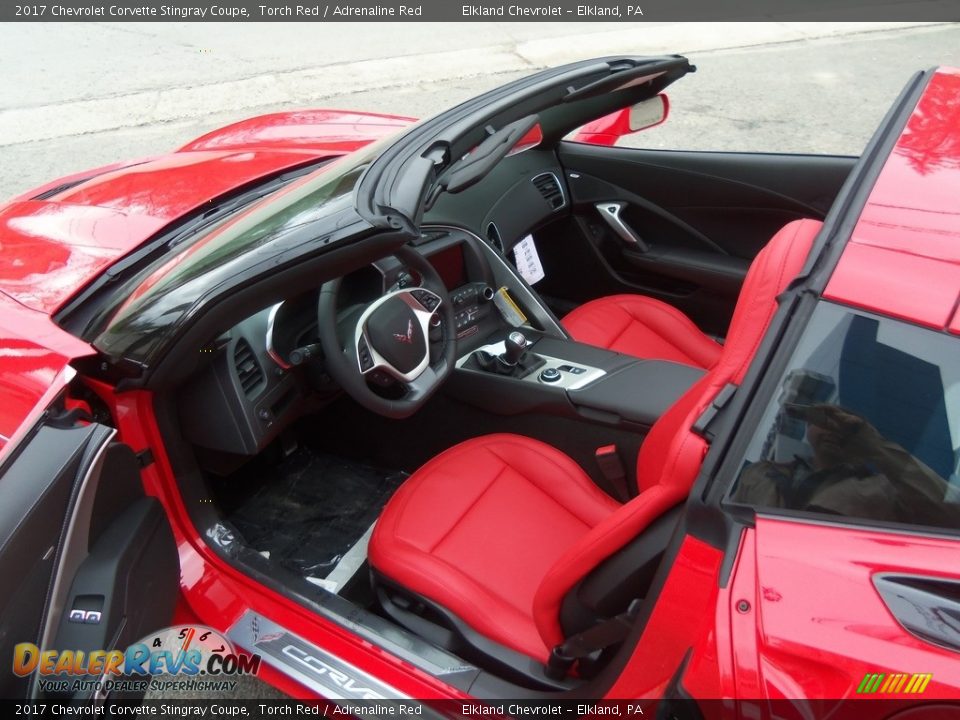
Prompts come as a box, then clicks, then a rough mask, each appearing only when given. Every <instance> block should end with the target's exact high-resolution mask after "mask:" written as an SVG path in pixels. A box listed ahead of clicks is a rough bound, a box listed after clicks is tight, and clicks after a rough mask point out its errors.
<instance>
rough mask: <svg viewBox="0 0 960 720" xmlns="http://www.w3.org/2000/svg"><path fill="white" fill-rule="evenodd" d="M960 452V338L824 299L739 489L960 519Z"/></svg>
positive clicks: (823, 509)
mask: <svg viewBox="0 0 960 720" xmlns="http://www.w3.org/2000/svg"><path fill="white" fill-rule="evenodd" d="M958 457H960V340H958V339H957V338H955V337H952V336H950V335H947V334H945V333H940V332H936V331H933V330H928V329H924V328H920V327H917V326H914V325H910V324H908V323H903V322H898V321H895V320H890V319H886V318H880V317H877V316H872V315H868V314H861V313H858V312H854V311H851V310H849V309H846V308H842V307H839V306H836V305H832V304H829V303H822V304H821V306H820V307H819V308H818V309H817V311H816V312H815V313H814V316H813V318H812V320H811V323H810V325H809V327H808V328H807V331H806V333H805V335H804V337H803V339H802V340H801V342H800V344H799V346H798V348H797V350H796V352H795V354H794V357H793V361H792V362H791V364H790V369H789V370H788V371H787V372H786V373H785V374H784V376H783V377H782V378H781V382H780V385H779V388H778V390H777V391H776V394H775V397H774V402H773V403H772V404H771V406H770V407H769V408H768V409H767V411H766V413H765V415H764V417H763V420H762V422H761V424H760V426H759V431H758V433H757V434H756V436H755V437H754V438H753V440H752V441H751V442H750V444H749V446H748V450H747V453H746V457H745V459H744V461H743V464H742V466H741V468H740V472H739V476H738V478H737V481H736V483H735V485H734V487H733V489H732V491H731V496H730V499H731V500H732V501H733V502H736V503H742V504H747V505H751V506H753V507H755V508H757V509H764V508H769V509H775V508H783V509H787V510H794V511H803V512H812V513H818V514H824V515H832V516H837V515H839V516H844V517H848V518H857V519H862V520H875V521H883V522H893V523H907V524H911V525H923V526H927V527H935V528H949V529H960V473H958Z"/></svg>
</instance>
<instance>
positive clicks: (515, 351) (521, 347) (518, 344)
mask: <svg viewBox="0 0 960 720" xmlns="http://www.w3.org/2000/svg"><path fill="white" fill-rule="evenodd" d="M503 345H504V351H503V362H505V363H506V364H507V365H510V366H511V367H512V366H514V365H516V364H517V361H518V360H519V359H520V357H521V356H522V355H523V353H524V352H526V350H527V345H528V343H527V338H526V337H524V335H523V333H522V332H517V331H514V332H512V333H510V334H509V335H508V336H507V339H506V340H505V341H504V343H503Z"/></svg>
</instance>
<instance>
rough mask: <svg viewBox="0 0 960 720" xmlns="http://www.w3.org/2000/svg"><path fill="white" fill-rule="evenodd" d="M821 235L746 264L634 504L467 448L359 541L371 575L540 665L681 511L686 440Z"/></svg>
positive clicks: (422, 475) (805, 233)
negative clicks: (620, 568)
mask: <svg viewBox="0 0 960 720" xmlns="http://www.w3.org/2000/svg"><path fill="white" fill-rule="evenodd" d="M819 229H820V223H818V222H814V221H812V220H801V221H796V222H793V223H790V224H789V225H787V226H786V227H785V228H784V229H783V230H781V231H780V232H779V233H777V235H776V236H775V237H774V238H773V239H772V240H771V241H770V243H769V244H768V245H767V246H766V247H765V248H764V249H763V251H761V253H760V254H759V255H758V256H757V260H756V261H755V262H754V264H753V266H752V267H751V270H750V272H749V273H748V275H747V278H746V280H745V282H744V288H743V292H742V293H741V296H740V300H739V302H738V303H737V308H736V311H735V312H734V316H733V321H732V322H731V325H730V332H729V335H728V337H727V342H726V344H725V345H724V346H723V347H722V351H721V355H720V357H719V359H718V360H717V362H716V363H715V364H714V365H713V367H712V368H711V369H710V371H709V372H707V374H705V375H704V376H703V377H702V378H701V379H700V380H699V381H698V382H697V383H696V384H695V385H694V386H693V387H692V388H690V390H688V391H687V392H686V393H685V394H684V395H683V396H682V397H681V398H680V400H678V401H677V402H676V403H675V404H674V405H673V406H672V407H671V408H670V409H669V410H668V411H667V412H666V413H665V414H664V415H663V417H661V418H660V419H659V420H658V421H657V422H656V424H655V425H654V426H653V428H652V429H651V431H650V434H649V435H648V436H647V437H646V439H645V440H644V443H643V446H642V447H641V449H640V455H639V457H638V461H637V487H638V488H639V490H640V493H639V495H637V497H635V498H633V499H632V500H630V501H629V502H627V503H625V504H622V505H621V504H620V503H618V502H616V501H614V500H612V499H611V498H609V497H608V496H606V495H605V494H604V493H603V492H601V491H600V490H599V489H598V488H597V487H596V486H595V485H594V484H593V483H592V482H591V480H590V479H589V477H588V476H587V475H586V473H584V472H583V470H581V469H580V468H579V467H578V466H577V465H576V464H575V463H574V462H573V461H572V460H571V459H570V458H568V457H567V456H566V455H564V454H563V453H561V452H559V451H558V450H556V449H554V448H552V447H550V446H549V445H545V444H544V443H541V442H538V441H536V440H532V439H530V438H526V437H521V436H518V435H488V436H485V437H480V438H475V439H473V440H468V441H466V442H463V443H461V444H459V445H456V446H454V447H453V448H451V449H449V450H447V451H446V452H444V453H442V454H440V455H438V456H437V457H435V458H434V459H433V460H431V461H430V462H428V463H427V464H426V465H424V466H423V467H422V468H420V469H419V470H418V471H417V472H416V473H414V474H413V475H412V476H411V477H410V478H409V479H408V480H407V481H406V482H405V483H404V484H403V486H402V487H401V488H400V490H399V491H398V492H397V493H396V494H395V495H394V496H393V498H391V500H390V502H389V503H388V504H387V506H386V508H385V509H384V511H383V514H382V515H381V517H380V520H379V521H378V523H377V525H376V528H375V530H374V533H373V537H372V538H371V540H370V546H369V560H370V563H371V565H372V567H373V568H374V569H376V570H377V571H378V572H379V573H380V574H382V575H383V576H384V577H386V578H388V579H389V580H391V581H392V582H394V583H396V584H398V585H400V586H401V587H403V588H406V589H407V590H410V591H412V592H414V593H417V594H419V595H421V596H423V597H425V598H428V599H430V600H431V601H433V602H435V603H437V604H438V605H440V606H441V607H443V608H445V609H447V610H449V611H450V612H452V613H453V614H455V615H456V616H458V617H459V618H460V619H461V620H463V621H464V622H465V623H466V624H468V625H469V626H470V627H472V628H473V629H474V630H476V631H477V632H479V633H480V634H482V635H483V636H485V637H487V638H489V639H491V640H494V641H496V642H498V643H500V644H501V645H504V646H507V647H509V648H512V649H514V650H516V651H518V652H521V653H523V654H525V655H527V656H529V657H531V658H534V659H536V660H539V661H541V662H546V660H547V659H548V658H549V654H550V650H551V649H552V648H553V647H554V646H556V645H558V644H560V643H561V642H563V640H564V637H563V631H562V629H561V627H560V620H559V613H560V604H561V602H562V600H563V598H564V596H565V594H566V593H567V592H568V591H569V590H570V589H571V588H572V587H574V585H576V583H577V582H578V581H579V580H580V579H582V578H583V577H584V576H585V575H586V574H587V573H588V572H590V570H592V569H593V568H595V567H596V566H597V565H598V564H599V563H600V562H601V561H602V560H604V559H605V558H607V557H609V556H610V555H611V554H613V553H614V552H616V551H617V550H619V549H620V548H622V547H623V546H624V545H625V544H626V543H628V542H629V541H630V540H631V539H633V538H635V537H636V536H637V535H639V534H640V533H641V532H643V530H644V529H645V528H646V527H647V526H648V525H649V524H650V523H651V522H652V521H653V520H654V519H656V518H657V517H659V516H660V515H662V514H663V513H665V512H666V511H668V510H669V509H670V508H672V507H674V506H676V505H678V504H680V503H682V502H683V501H684V500H685V499H686V497H687V494H688V493H689V491H690V487H691V485H692V483H693V480H694V478H695V477H696V474H697V472H698V470H699V468H700V464H701V462H702V460H703V456H704V454H705V453H706V450H707V445H706V442H705V441H704V439H703V438H701V437H700V436H699V435H697V434H695V433H693V432H692V431H691V429H690V428H691V427H692V426H693V424H694V423H695V422H696V420H697V419H698V418H699V417H700V415H701V414H702V413H703V411H704V410H705V408H706V407H707V405H708V404H709V403H710V402H711V401H712V400H713V398H714V397H715V396H716V394H717V392H719V390H720V389H721V388H722V387H723V386H724V385H726V384H727V383H731V382H732V383H735V384H739V383H740V382H741V381H742V379H743V376H744V374H745V373H746V370H747V367H748V365H749V363H750V361H751V359H752V358H753V355H754V353H755V352H756V349H757V346H758V345H759V343H760V339H761V337H762V336H763V334H764V333H765V332H766V329H767V326H768V324H769V322H770V319H771V318H772V317H773V314H774V312H775V311H776V307H777V302H776V298H777V296H778V295H779V294H780V292H782V291H783V289H784V288H785V287H786V286H787V284H788V283H789V282H790V280H791V279H793V278H794V277H795V276H796V275H797V274H798V273H799V271H800V269H801V267H802V266H803V262H804V260H805V258H806V257H807V255H808V254H809V251H810V247H811V245H812V243H813V239H814V237H815V236H816V234H817V232H818V231H819Z"/></svg>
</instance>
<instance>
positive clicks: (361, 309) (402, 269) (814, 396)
mask: <svg viewBox="0 0 960 720" xmlns="http://www.w3.org/2000/svg"><path fill="white" fill-rule="evenodd" d="M693 70H694V67H693V66H692V65H690V63H689V62H688V60H687V59H686V58H684V57H680V56H663V57H609V58H601V59H595V60H589V61H583V62H578V63H574V64H571V65H566V66H563V67H557V68H552V69H549V70H545V71H542V72H539V73H537V74H535V75H532V76H530V77H527V78H524V79H521V80H517V81H515V82H511V83H509V84H507V85H505V86H503V87H500V88H497V89H495V90H492V91H490V92H487V93H485V94H483V95H481V96H479V97H477V98H475V99H472V100H469V101H467V102H465V103H462V104H460V105H458V106H456V107H454V108H452V109H450V110H448V111H446V112H443V113H441V114H439V115H437V116H436V117H433V118H431V119H428V120H424V121H420V122H414V121H413V120H412V119H410V118H402V117H392V116H383V115H377V114H371V113H363V112H352V113H346V112H340V111H324V110H306V111H302V112H288V113H280V114H274V115H267V116H263V117H258V118H253V119H250V120H246V121H243V122H239V123H237V124H235V125H231V126H228V127H225V128H222V129H220V130H217V131H214V132H211V133H209V134H208V135H205V136H203V137H201V138H199V139H197V140H194V141H192V142H190V143H189V144H187V145H186V146H184V147H182V148H181V149H179V150H177V151H176V152H173V153H171V154H169V155H164V156H162V157H154V158H148V159H143V160H138V161H135V162H125V163H119V164H117V165H112V166H110V167H105V168H101V169H98V170H93V171H89V172H85V173H80V174H77V175H73V176H71V177H67V178H63V179H60V180H56V181H54V182H51V183H50V184H48V185H46V186H43V187H41V188H38V189H35V190H33V191H31V192H29V193H26V194H25V195H23V196H21V197H19V198H16V199H14V200H13V201H11V202H9V203H7V204H6V205H4V206H3V207H2V208H0V327H2V331H0V397H2V402H0V434H2V439H0V444H2V449H0V463H2V465H0V577H2V578H4V579H5V582H4V583H3V585H2V587H0V658H7V660H3V662H9V659H11V658H14V657H19V661H18V662H21V664H20V665H16V664H15V667H19V668H20V669H21V670H22V671H21V672H14V673H4V674H3V675H2V676H0V689H2V691H3V694H4V695H5V696H22V697H31V698H34V699H38V700H39V699H43V698H47V699H60V700H63V699H72V700H80V701H88V700H95V701H98V702H101V701H103V700H105V699H108V698H105V695H106V694H107V693H106V691H105V690H104V689H103V687H101V688H99V689H98V688H96V687H94V686H83V687H81V688H79V689H78V686H75V685H69V684H62V683H61V684H57V683H55V682H50V680H51V678H53V679H55V678H56V677H58V676H60V675H63V674H65V673H66V674H69V673H68V666H67V665H64V666H60V665H58V664H56V662H54V660H52V659H50V658H53V656H52V655H51V656H50V658H46V659H45V656H43V655H42V654H38V653H40V652H41V651H42V650H43V649H44V648H48V649H58V650H64V649H69V650H71V651H72V652H73V653H74V654H73V655H72V656H71V657H72V658H73V662H80V657H87V656H86V655H84V656H79V655H77V654H76V651H83V653H94V651H97V652H98V653H99V654H97V653H94V654H93V655H89V657H88V659H89V662H90V663H94V662H98V663H99V664H97V666H96V667H97V669H99V670H101V671H102V672H103V673H104V674H109V673H111V672H112V673H115V674H118V677H119V676H120V675H125V674H129V673H128V672H127V671H128V670H129V668H130V666H129V664H124V663H128V662H129V660H130V656H131V651H130V650H129V649H128V648H130V647H131V644H136V643H137V642H139V641H140V640H141V638H144V637H152V636H151V633H159V634H158V635H157V637H156V639H155V641H154V642H153V644H152V646H151V647H153V648H164V649H167V648H171V647H178V648H181V649H182V650H186V648H187V646H188V645H189V646H190V647H198V648H205V649H203V650H202V652H206V653H213V654H214V655H216V654H217V653H221V655H219V656H217V657H218V659H219V662H220V664H221V665H223V666H224V667H228V668H239V671H247V670H249V671H255V670H258V672H259V676H260V677H261V678H263V679H264V680H266V681H267V682H269V683H272V684H273V685H275V686H277V687H278V688H280V689H282V690H283V691H285V692H287V693H290V694H292V695H295V696H298V697H321V698H329V699H336V700H341V701H344V702H347V701H352V700H362V699H370V698H379V697H388V698H399V699H403V698H415V699H419V700H427V699H444V698H448V699H462V700H465V701H466V700H469V701H470V702H477V703H480V704H481V705H483V704H485V703H493V702H497V701H501V700H503V699H511V700H514V701H519V700H529V701H549V700H551V699H563V698H581V699H588V700H600V699H604V698H617V699H624V698H630V699H638V698H639V699H649V700H650V701H651V702H652V704H651V705H650V706H649V707H650V708H653V707H654V706H656V707H657V708H658V709H657V712H660V713H662V715H661V716H663V717H670V716H671V715H670V713H673V716H676V717H698V716H710V715H711V712H712V711H711V708H714V709H717V708H719V707H721V706H716V705H709V703H707V701H709V700H711V699H727V700H736V701H738V702H740V703H748V704H749V703H754V706H753V707H754V708H755V711H749V712H748V711H747V710H744V713H746V714H745V715H744V716H749V717H767V716H770V717H772V716H773V715H770V713H771V712H772V711H771V710H770V708H771V707H772V706H771V705H770V704H768V703H769V701H780V700H794V701H802V702H805V703H806V704H805V705H803V707H805V708H807V710H804V711H803V712H801V711H800V710H797V711H796V714H795V715H789V716H790V717H794V716H796V717H821V716H828V715H830V716H833V715H831V713H832V712H833V709H834V708H835V707H836V706H837V703H839V702H850V701H854V702H859V700H857V699H858V698H864V697H867V696H870V697H875V696H878V695H882V696H884V697H887V698H889V699H891V701H893V700H896V701H897V702H900V703H901V705H902V706H903V707H907V706H909V705H910V703H912V702H915V701H917V700H919V699H923V700H925V701H929V700H931V699H933V700H938V699H939V700H943V701H945V700H946V699H949V698H956V697H957V696H958V695H960V655H958V652H960V623H958V618H960V563H958V562H957V558H958V557H960V535H958V531H960V469H958V459H960V337H958V336H960V310H958V301H960V267H958V266H960V212H958V198H960V71H957V70H951V69H936V70H930V71H927V72H921V73H918V74H917V75H916V76H915V77H914V78H913V79H912V80H911V81H910V83H909V84H908V86H907V87H906V88H905V90H904V91H903V93H902V95H901V96H900V97H899V98H898V100H897V101H896V103H895V104H894V106H893V107H892V108H891V109H890V111H889V113H888V114H887V117H886V119H885V120H884V122H883V123H882V125H881V127H879V128H878V130H877V131H876V134H875V136H874V137H873V139H872V140H871V142H870V143H869V145H868V146H867V148H866V149H865V151H864V153H863V155H862V156H861V157H859V158H851V157H835V156H813V155H804V156H799V155H781V154H757V153H733V152H685V151H662V150H649V149H638V148H633V147H622V146H618V144H617V140H618V139H619V138H620V137H622V136H623V135H625V134H627V133H632V132H637V131H641V130H643V129H645V128H648V127H651V126H653V125H655V124H658V123H659V122H662V121H664V120H665V119H666V116H667V111H668V102H667V99H666V96H665V95H664V94H663V93H664V90H665V89H666V88H667V87H668V86H669V85H671V84H672V83H674V82H677V81H680V80H681V79H684V77H685V76H687V75H688V74H690V73H691V72H692V71H693ZM683 81H684V82H695V80H693V79H684V80H683ZM838 121H839V120H838ZM634 144H635V143H634ZM13 578H15V579H16V582H13V581H11V579H13ZM200 625H202V626H204V627H205V628H207V630H204V631H203V632H201V633H197V634H196V640H194V633H193V631H192V630H188V629H186V628H195V627H197V626H200ZM177 626H182V627H183V628H184V630H182V631H181V632H180V633H179V634H178V633H176V632H174V631H173V630H161V629H162V628H171V627H173V628H174V630H175V629H176V627H177ZM191 643H197V644H196V645H193V644H191ZM203 643H206V644H207V645H209V647H207V645H204V644H203ZM134 646H135V647H139V646H136V645H134ZM214 646H217V647H214ZM25 648H26V649H25ZM217 648H219V649H217ZM225 648H229V649H231V652H232V650H233V649H236V651H237V653H238V654H237V655H236V656H234V655H223V653H227V650H225ZM124 649H128V650H127V652H126V656H125V658H126V659H125V660H124V661H123V663H121V661H120V655H117V656H114V655H111V654H110V653H111V652H112V651H116V650H120V651H122V650H124ZM33 651H37V652H36V653H33ZM144 652H145V653H147V650H144ZM150 652H152V650H151V651H150ZM18 653H19V655H18ZM31 653H33V654H31ZM148 655H149V653H148V654H147V655H144V656H143V658H147V656H148ZM250 656H258V657H259V658H260V661H258V662H259V665H257V664H256V663H253V664H251V663H247V664H244V663H245V662H246V661H245V660H244V658H249V657H250ZM60 657H61V659H62V657H63V656H62V653H61V655H60ZM151 657H152V656H151ZM172 657H173V655H171V656H170V658H172ZM197 657H200V656H199V655H198V656H197ZM38 658H39V659H38ZM170 658H167V660H168V661H170V662H172V660H170ZM114 660H116V662H113V661H114ZM150 662H151V663H152V662H153V661H152V660H151V661H150ZM45 663H46V664H47V665H49V666H50V667H48V668H47V676H46V679H45V678H44V675H43V672H42V671H43V669H44V667H45ZM109 663H113V664H109ZM84 667H85V668H86V667H87V666H84ZM91 667H92V666H91ZM199 667H207V666H206V665H202V666H199ZM211 667H212V666H211ZM87 669H88V670H89V668H87ZM166 669H169V667H166ZM118 687H119V686H118ZM901 705H898V706H897V707H900V706H901ZM741 707H743V706H742V705H741ZM791 707H793V706H791ZM796 707H801V706H799V705H798V706H796ZM890 711H891V706H890V705H877V704H871V703H860V707H859V710H858V713H859V714H858V717H866V718H869V717H881V716H886V715H885V714H886V713H889V712H890ZM648 712H649V711H648ZM764 713H767V714H764ZM774 714H776V713H774ZM776 716H777V717H786V715H783V714H779V715H776Z"/></svg>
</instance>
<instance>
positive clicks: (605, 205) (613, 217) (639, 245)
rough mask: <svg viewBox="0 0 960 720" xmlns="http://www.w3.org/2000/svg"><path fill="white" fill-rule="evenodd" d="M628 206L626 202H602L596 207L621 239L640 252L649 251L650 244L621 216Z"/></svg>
mask: <svg viewBox="0 0 960 720" xmlns="http://www.w3.org/2000/svg"><path fill="white" fill-rule="evenodd" d="M626 206H627V204H626V203H624V202H602V203H597V204H596V205H595V206H594V207H596V208H597V211H598V212H599V213H600V217H602V218H603V219H604V220H605V221H606V222H607V225H609V226H610V227H611V228H613V231H614V232H615V233H616V234H617V235H618V236H619V237H620V239H621V240H623V241H624V242H625V243H627V245H629V246H630V247H632V248H635V249H636V250H638V251H639V252H647V250H649V249H650V246H649V245H647V244H646V243H645V242H644V241H643V240H641V239H640V236H639V235H637V233H636V231H634V229H633V228H632V227H630V226H629V225H627V223H625V222H624V221H623V218H622V217H620V213H621V212H622V211H623V209H624V208H625V207H626Z"/></svg>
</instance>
